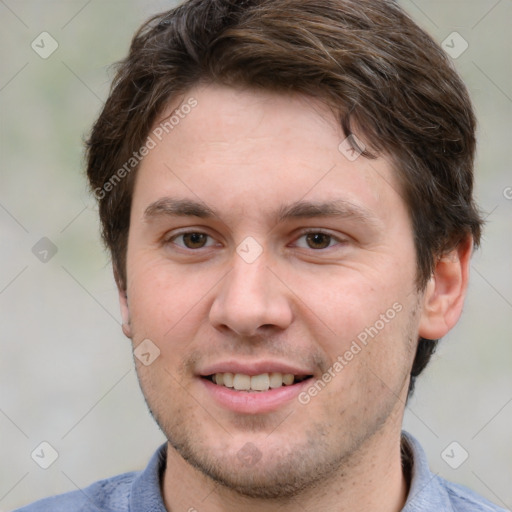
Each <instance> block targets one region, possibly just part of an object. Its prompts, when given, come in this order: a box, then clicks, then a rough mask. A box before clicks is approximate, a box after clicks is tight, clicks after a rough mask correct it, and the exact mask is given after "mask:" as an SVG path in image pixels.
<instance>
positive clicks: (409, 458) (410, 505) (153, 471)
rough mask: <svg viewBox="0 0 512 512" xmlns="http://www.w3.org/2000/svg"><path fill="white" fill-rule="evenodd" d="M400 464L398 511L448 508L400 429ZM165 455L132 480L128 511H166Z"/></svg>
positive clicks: (421, 455)
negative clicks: (402, 493)
mask: <svg viewBox="0 0 512 512" xmlns="http://www.w3.org/2000/svg"><path fill="white" fill-rule="evenodd" d="M401 448H402V456H403V460H404V465H409V467H410V487H409V494H408V496H407V501H406V503H405V506H404V508H403V509H402V512H431V511H432V510H443V511H446V512H452V511H453V507H452V505H451V503H450V500H449V497H448V494H447V492H446V489H445V488H444V486H443V485H442V483H441V480H440V479H439V477H438V476H437V475H435V474H433V473H431V471H430V469H429V466H428V462H427V458H426V455H425V452H424V451H423V448H422V447H421V445H420V443H419V442H418V441H417V440H416V439H415V438H414V437H413V436H412V435H411V434H409V433H407V432H405V431H404V432H402V440H401ZM166 459H167V444H163V445H162V446H160V448H159V449H158V450H157V451H156V452H155V454H154V455H153V457H152V458H151V460H150V461H149V464H148V466H147V467H146V469H145V470H144V471H143V472H142V473H140V474H139V476H138V477H137V478H136V479H135V480H134V481H133V484H132V493H131V497H130V511H131V512H166V508H165V506H164V502H163V498H162V493H161V479H162V477H163V474H164V471H165V466H166Z"/></svg>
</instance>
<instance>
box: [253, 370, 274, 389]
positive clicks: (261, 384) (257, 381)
mask: <svg viewBox="0 0 512 512" xmlns="http://www.w3.org/2000/svg"><path fill="white" fill-rule="evenodd" d="M269 387H270V377H269V376H268V373H262V374H261V375H254V377H251V389H252V390H254V391H268V388H269Z"/></svg>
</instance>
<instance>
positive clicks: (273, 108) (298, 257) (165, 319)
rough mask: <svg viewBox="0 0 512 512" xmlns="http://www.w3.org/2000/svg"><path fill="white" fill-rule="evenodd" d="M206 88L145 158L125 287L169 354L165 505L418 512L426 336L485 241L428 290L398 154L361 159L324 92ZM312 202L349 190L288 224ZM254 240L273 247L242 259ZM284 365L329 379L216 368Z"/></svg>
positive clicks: (162, 384)
mask: <svg viewBox="0 0 512 512" xmlns="http://www.w3.org/2000/svg"><path fill="white" fill-rule="evenodd" d="M190 97H193V98H195V99H196V100H197V107H196V108H195V109H193V110H192V112H191V113H190V114H189V115H188V116H187V117H186V118H184V119H183V120H181V121H180V124H179V125H177V126H175V128H174V129H173V130H172V131H171V132H170V133H169V134H168V135H166V136H165V137H164V138H163V140H162V141H161V142H159V143H158V144H157V146H156V147H155V148H154V149H152V150H151V151H150V153H149V154H148V155H147V156H146V157H145V158H144V160H143V162H142V163H141V165H140V168H139V169H138V171H137V173H138V175H137V181H136V185H135V189H134V195H133V202H132V212H131V224H130V232H129V242H128V252H127V289H126V294H125V291H124V290H121V292H120V300H121V308H122V312H123V318H124V327H123V329H124V332H125V334H126V335H127V336H128V337H130V338H131V339H132V341H133V346H134V348H135V347H137V346H138V345H139V344H140V343H141V342H142V341H143V340H145V339H150V340H151V341H152V342H153V343H154V344H155V345H156V346H157V347H158V349H159V350H160V355H159V357H158V358H157V359H156V360H155V361H154V362H153V363H152V364H150V365H148V366H145V365H143V364H142V363H141V362H140V361H138V360H136V363H137V371H138V375H139V379H140V383H141V387H142V390H143V393H144V395H145V398H146V401H147V403H148V405H149V407H150V409H151V411H152V414H153V415H154V417H155V419H156V420H157V422H158V424H159V425H160V427H161V429H162V430H163V432H164V433H165V434H166V436H167V438H168V440H169V447H168V461H167V469H166V472H165V476H164V482H163V495H164V499H165V502H166V506H167V507H168V509H169V510H173V512H174V511H178V510H188V509H189V508H190V507H195V508H196V509H197V510H200V511H203V510H208V511H216V510H223V511H230V510H242V509H243V510H246V511H251V510H269V511H271V510H278V509H279V510H281V511H285V510H297V503H296V502H295V500H296V499H298V498H300V500H301V501H300V503H301V506H302V507H303V508H304V510H311V511H312V510H324V511H325V510H336V511H340V510H377V509H378V510H382V511H392V510H400V509H401V507H402V506H403V503H404V501H405V498H406V493H407V485H406V482H405V479H404V477H403V475H402V470H401V463H400V451H399V439H400V430H401V423H402V416H403V411H404V404H405V401H406V397H407V388H408V382H409V373H410V368H411V366H412V361H413V358H414V354H415V349H416V342H417V339H418V335H422V336H424V337H428V338H431V339H434V338H438V337H441V336H443V335H444V334H445V333H446V332H447V330H449V329H450V328H451V327H452V326H453V325H454V323H455V322H456V321H457V319H458V316H459V314H460V309H461V307H462V300H463V296H464V292H465V288H466V281H467V267H468V260H469V254H470V252H471V243H470V242H466V243H465V244H462V245H461V247H460V248H458V249H457V250H455V251H453V252H452V253H451V254H450V255H449V257H447V258H444V259H443V260H440V262H439V263H438V266H437V267H436V274H435V276H434V277H433V278H432V279H431V281H430V282H429V284H428V286H427V288H426V290H425V291H424V292H421V293H420V292H418V290H417V289H416V287H415V284H414V283H415V278H416V260H415V248H414V243H413V233H412V227H411V222H410V218H409V214H408V212H407V210H406V207H405V204H404V201H403V199H402V198H401V196H400V194H399V191H400V187H399V185H398V182H397V180H396V178H395V176H394V171H393V169H392V166H391V164H390V161H389V159H387V158H384V157H380V158H378V159H376V160H369V159H366V158H364V157H359V158H357V159H356V160H355V161H350V160H349V159H347V158H346V156H345V155H344V154H343V153H342V152H340V151H339V150H338V146H339V144H340V142H341V141H342V140H343V139H344V138H345V136H344V135H343V134H342V133H341V130H340V129H339V128H338V127H337V125H336V121H335V119H334V116H333V115H332V113H331V112H330V111H329V110H328V109H327V108H326V107H324V106H323V105H322V104H321V103H320V102H318V101H316V100H313V99H311V98H304V97H301V96H292V95H286V96H284V95H278V94H274V93H269V92H255V91H252V90H246V89H243V90H242V89H236V90H235V89H232V88H227V87H222V86H217V85H210V86H202V87H198V88H195V89H192V90H191V91H189V92H188V93H187V94H186V95H185V101H186V99H187V98H190ZM178 106H179V104H177V103H174V104H173V105H171V106H170V107H169V109H168V111H166V112H165V113H164V114H163V115H162V118H165V117H166V116H168V115H170V114H171V113H172V111H173V110H174V109H176V108H177V107H178ZM159 121H160V120H159ZM180 201H181V203H179V202H180ZM185 201H188V203H185ZM190 202H194V203H197V204H198V206H199V207H201V208H203V210H204V209H209V210H210V211H211V212H214V215H212V216H211V217H205V216H197V215H191V214H193V213H195V214H199V213H200V212H199V211H197V207H195V210H194V208H192V207H191V205H190ZM301 202H303V203H304V202H307V203H310V204H315V205H320V204H323V203H327V202H337V203H336V205H337V206H338V209H339V210H340V211H341V214H339V215H333V214H324V215H320V214H318V212H317V214H314V215H311V213H312V209H311V206H310V207H309V210H308V211H309V215H302V216H291V215H289V216H285V218H284V219H281V220H279V215H278V214H279V213H283V212H285V211H288V213H293V212H290V208H291V207H292V206H295V207H296V208H295V213H298V212H297V210H298V208H297V206H298V205H299V203H301ZM184 205H185V206H186V208H183V206H184ZM179 206H181V210H182V211H181V213H180V214H178V215H177V214H175V213H176V209H177V207H179ZM178 209H179V208H178ZM173 212H174V213H173ZM304 213H305V211H304V209H303V210H302V214H304ZM306 213H308V212H306ZM305 230H308V231H311V232H312V233H324V234H325V235H323V236H322V235H321V234H320V235H318V234H317V235H316V236H315V235H314V234H310V235H309V236H308V235H307V233H304V231H305ZM194 233H198V234H199V235H193V234H194ZM184 234H188V236H183V235H184ZM201 234H202V235H206V236H201ZM247 237H252V239H254V240H255V241H256V242H257V244H258V245H256V244H255V242H253V241H250V244H251V245H248V243H247V241H246V243H245V245H244V244H242V245H241V246H240V247H241V248H242V249H243V250H245V253H244V252H243V251H242V252H240V253H239V252H237V247H239V245H240V244H241V242H243V241H244V240H245V239H246V238H247ZM252 239H251V240H252ZM186 244H188V247H187V245H186ZM258 246H259V247H261V250H262V252H261V254H260V255H259V256H258V257H257V258H256V259H255V260H254V261H252V262H250V263H249V262H247V261H246V259H244V258H243V257H242V256H244V254H248V255H251V256H252V255H257V252H255V251H257V249H258ZM239 249H240V248H239ZM394 304H395V305H396V304H398V305H399V306H400V307H401V309H400V312H397V313H396V315H394V318H393V319H391V320H389V321H388V322H385V324H384V326H383V328H381V329H378V334H377V335H376V336H375V337H373V338H369V339H368V342H367V345H366V346H363V345H362V344H361V343H359V345H360V346H361V350H360V351H359V352H358V353H357V354H356V355H354V357H353V358H352V359H351V360H350V361H347V364H346V365H344V366H343V368H342V370H340V371H338V372H335V377H334V378H332V379H331V380H330V382H329V383H328V384H327V385H326V386H325V388H324V389H322V390H321V391H320V392H319V393H318V394H317V395H316V396H314V397H312V398H311V400H310V401H309V403H307V404H303V403H300V401H299V400H298V395H299V392H301V391H304V390H306V391H307V390H308V389H309V388H310V387H311V385H312V384H313V383H314V382H315V381H316V380H317V379H321V378H322V375H324V374H325V372H326V371H328V369H329V368H332V366H333V363H334V362H335V361H336V360H337V358H338V356H344V354H345V353H346V351H347V350H349V349H350V347H351V344H352V343H353V341H354V340H356V339H357V336H358V335H359V334H360V333H362V332H364V331H365V329H366V328H369V327H371V326H375V325H376V322H377V321H378V320H379V319H380V318H381V315H383V314H384V315H385V314H386V312H387V311H388V310H390V308H391V309H392V308H393V305H394ZM379 327H380V324H379ZM345 360H346V359H345ZM284 365H286V368H287V370H288V371H289V372H290V373H296V374H300V375H309V376H312V377H311V379H309V380H308V381H304V382H303V383H302V384H295V385H294V386H290V387H289V388H288V389H287V393H288V395H286V397H285V398H282V397H281V398H279V399H278V401H277V402H273V401H272V400H273V399H272V398H271V396H281V395H279V394H277V395H276V394H275V391H274V395H272V392H262V393H258V392H247V391H229V390H228V391H227V395H226V393H224V394H222V393H221V395H222V396H220V395H219V394H218V393H217V388H219V386H217V385H215V384H213V383H212V382H207V381H206V379H205V378H204V376H205V374H209V373H215V372H226V371H229V370H231V369H233V368H234V371H233V373H236V371H237V369H238V370H240V373H248V374H250V375H256V374H262V373H266V372H270V371H280V369H281V368H284V367H285V366H284ZM241 370H244V371H241ZM331 371H332V370H331ZM283 373H286V372H285V371H283ZM223 390H224V391H225V390H226V388H223ZM235 394H236V396H235ZM256 395H258V396H256ZM219 396H220V398H219ZM226 396H227V398H226ZM265 396H268V397H269V398H268V399H267V398H265ZM222 397H224V398H222ZM238 397H240V398H239V400H238V401H243V402H244V403H243V404H241V405H240V404H237V398H238ZM255 397H256V398H255ZM226 400H227V401H226ZM248 443H249V444H248ZM212 489H213V492H212ZM207 496H208V498H206V497H207ZM203 500H204V501H203ZM240 507H242V508H240ZM365 507H367V508H365Z"/></svg>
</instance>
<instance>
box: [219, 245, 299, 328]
mask: <svg viewBox="0 0 512 512" xmlns="http://www.w3.org/2000/svg"><path fill="white" fill-rule="evenodd" d="M287 291H288V290H287V288H286V287H285V286H284V284H283V282H282V281H280V280H279V278H278V277H277V276H276V273H275V271H271V270H270V269H269V268H268V265H267V262H266V260H265V258H264V257H263V256H260V258H259V259H258V260H257V261H255V262H253V263H247V262H245V261H244V260H243V259H242V258H240V257H239V256H238V254H234V256H233V264H232V267H231V271H230V272H229V273H228V274H227V275H226V276H225V278H224V279H223V280H222V281H221V282H220V283H219V288H218V290H217V294H216V296H215V298H214V300H213V303H212V306H211V309H210V315H209V318H210V321H211V323H212V324H213V326H214V327H215V328H217V329H219V330H224V331H226V330H229V331H232V332H234V333H236V334H238V335H241V336H255V335H258V334H263V333H264V332H266V333H268V332H269V330H270V329H271V328H275V329H278V330H279V329H286V328H287V327H288V326H289V325H290V324H291V322H292V320H293V312H292V308H291V303H290V298H289V297H288V296H287Z"/></svg>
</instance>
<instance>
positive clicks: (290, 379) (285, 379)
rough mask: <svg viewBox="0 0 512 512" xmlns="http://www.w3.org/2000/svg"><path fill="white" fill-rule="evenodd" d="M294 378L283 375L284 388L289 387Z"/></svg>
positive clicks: (290, 375)
mask: <svg viewBox="0 0 512 512" xmlns="http://www.w3.org/2000/svg"><path fill="white" fill-rule="evenodd" d="M293 380H294V376H293V375H292V374H291V373H285V374H284V375H283V384H284V385H285V386H291V385H292V384H293Z"/></svg>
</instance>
